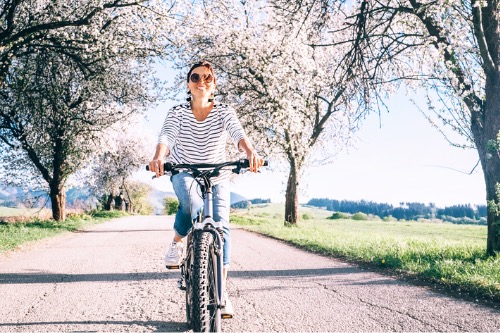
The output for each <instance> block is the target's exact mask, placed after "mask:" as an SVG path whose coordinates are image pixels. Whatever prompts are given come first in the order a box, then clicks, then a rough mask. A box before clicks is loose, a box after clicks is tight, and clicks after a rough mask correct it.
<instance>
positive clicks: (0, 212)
mask: <svg viewBox="0 0 500 333" xmlns="http://www.w3.org/2000/svg"><path fill="white" fill-rule="evenodd" d="M49 213H50V211H49V210H48V209H42V210H40V209H39V208H37V209H28V208H11V207H2V206H0V217H3V216H37V215H43V216H47V215H48V214H49Z"/></svg>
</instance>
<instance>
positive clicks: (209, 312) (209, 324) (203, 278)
mask: <svg viewBox="0 0 500 333" xmlns="http://www.w3.org/2000/svg"><path fill="white" fill-rule="evenodd" d="M194 237H196V239H195V242H194V249H193V252H194V253H193V254H194V258H193V259H194V260H193V273H192V280H191V283H192V288H193V289H192V292H193V293H192V308H191V314H192V317H191V323H192V327H193V330H194V331H195V332H216V331H218V330H220V309H218V307H217V305H218V301H217V282H216V280H215V277H216V269H215V268H216V267H215V266H216V265H215V260H216V259H215V257H216V255H215V252H214V248H213V246H214V245H213V235H212V234H211V233H209V232H202V231H200V232H197V233H195V236H194ZM217 326H219V327H217Z"/></svg>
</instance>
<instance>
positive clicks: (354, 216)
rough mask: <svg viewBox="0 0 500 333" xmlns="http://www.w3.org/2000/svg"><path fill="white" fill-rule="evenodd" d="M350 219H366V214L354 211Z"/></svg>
mask: <svg viewBox="0 0 500 333" xmlns="http://www.w3.org/2000/svg"><path fill="white" fill-rule="evenodd" d="M351 219H353V220H356V221H367V220H368V216H367V215H366V214H365V213H356V214H354V215H353V216H352V217H351Z"/></svg>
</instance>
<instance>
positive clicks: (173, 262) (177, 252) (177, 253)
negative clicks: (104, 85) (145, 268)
mask: <svg viewBox="0 0 500 333" xmlns="http://www.w3.org/2000/svg"><path fill="white" fill-rule="evenodd" d="M183 253H184V245H183V244H182V242H172V243H171V244H170V247H169V249H168V251H167V254H166V255H165V266H166V267H167V268H179V267H180V265H181V261H182V255H183Z"/></svg>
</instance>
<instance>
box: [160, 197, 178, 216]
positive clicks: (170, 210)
mask: <svg viewBox="0 0 500 333" xmlns="http://www.w3.org/2000/svg"><path fill="white" fill-rule="evenodd" d="M163 203H164V205H165V212H166V213H167V215H173V214H175V213H177V211H178V210H179V200H177V199H176V198H165V200H164V201H163Z"/></svg>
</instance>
